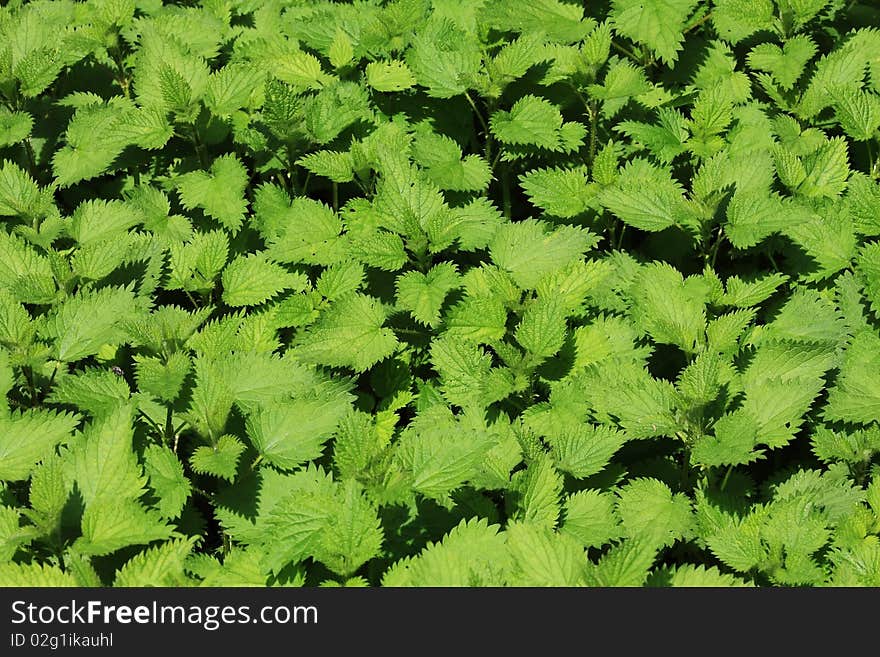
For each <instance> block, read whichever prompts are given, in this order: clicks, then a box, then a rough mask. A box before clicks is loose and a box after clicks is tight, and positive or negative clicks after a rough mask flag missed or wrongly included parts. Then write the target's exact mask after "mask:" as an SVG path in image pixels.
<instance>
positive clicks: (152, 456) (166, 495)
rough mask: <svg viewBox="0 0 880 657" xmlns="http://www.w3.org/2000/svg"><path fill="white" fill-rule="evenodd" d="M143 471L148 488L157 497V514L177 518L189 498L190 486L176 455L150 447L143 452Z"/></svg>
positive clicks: (157, 447)
mask: <svg viewBox="0 0 880 657" xmlns="http://www.w3.org/2000/svg"><path fill="white" fill-rule="evenodd" d="M144 471H145V473H146V475H147V477H148V478H149V482H150V487H151V488H152V489H153V490H154V491H155V492H156V495H158V497H159V503H158V504H157V505H156V507H157V509H158V510H159V513H161V514H162V516H163V517H165V518H169V519H174V518H176V517H178V516H179V515H180V512H181V511H182V510H183V506H184V504H186V500H187V498H188V497H189V494H190V489H191V486H190V483H189V480H188V479H187V478H186V476H185V475H184V473H183V464H182V463H181V462H180V460H179V459H178V458H177V455H176V454H175V453H174V452H172V451H171V450H170V449H168V448H167V447H162V446H159V445H151V446H150V447H148V448H147V449H146V451H145V452H144Z"/></svg>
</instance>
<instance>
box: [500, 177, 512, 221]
mask: <svg viewBox="0 0 880 657" xmlns="http://www.w3.org/2000/svg"><path fill="white" fill-rule="evenodd" d="M501 203H502V207H503V210H504V218H505V219H507V220H510V218H511V214H512V202H511V200H510V170H509V169H508V167H506V166H505V167H503V168H502V170H501Z"/></svg>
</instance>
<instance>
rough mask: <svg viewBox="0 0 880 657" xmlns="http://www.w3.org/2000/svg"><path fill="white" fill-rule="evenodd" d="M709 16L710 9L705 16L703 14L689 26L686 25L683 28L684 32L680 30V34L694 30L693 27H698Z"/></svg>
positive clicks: (710, 13) (710, 16)
mask: <svg viewBox="0 0 880 657" xmlns="http://www.w3.org/2000/svg"><path fill="white" fill-rule="evenodd" d="M710 18H712V12H711V11H710V12H709V13H708V14H706V15H705V16H703V17H702V18H700V19H699V20H698V21H696V22H695V23H692V24H691V25H690V27H686V28H685V30H684V32H682V34H687V33H688V32H690V31H691V30H695V29H697V28H698V27H700V25H702V24H703V23H705V22H706V21H707V20H709V19H710Z"/></svg>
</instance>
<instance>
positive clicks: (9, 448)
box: [0, 410, 79, 481]
mask: <svg viewBox="0 0 880 657" xmlns="http://www.w3.org/2000/svg"><path fill="white" fill-rule="evenodd" d="M77 424H79V417H78V416H77V415H73V414H71V413H57V412H54V411H38V410H29V411H23V412H20V411H16V412H13V413H10V414H9V415H8V416H7V417H2V418H0V427H2V431H0V479H2V480H4V481H19V480H23V479H27V478H28V477H29V476H30V474H31V471H32V470H33V468H34V466H35V465H36V464H37V463H38V462H39V461H40V460H42V459H43V458H44V457H48V456H50V455H51V454H52V453H54V450H55V447H56V446H57V445H58V444H59V443H61V442H63V441H65V440H66V439H68V438H70V434H71V432H72V431H73V430H74V428H76V426H77Z"/></svg>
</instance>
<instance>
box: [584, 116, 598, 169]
mask: <svg viewBox="0 0 880 657" xmlns="http://www.w3.org/2000/svg"><path fill="white" fill-rule="evenodd" d="M587 109H588V110H589V112H590V152H589V153H588V155H587V164H589V165H590V168H591V172H590V173H591V175H592V167H593V160H595V159H596V139H597V134H596V129H597V127H598V123H599V108H598V107H597V106H596V101H593V102H591V103H590V105H589V107H588V108H587Z"/></svg>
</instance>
